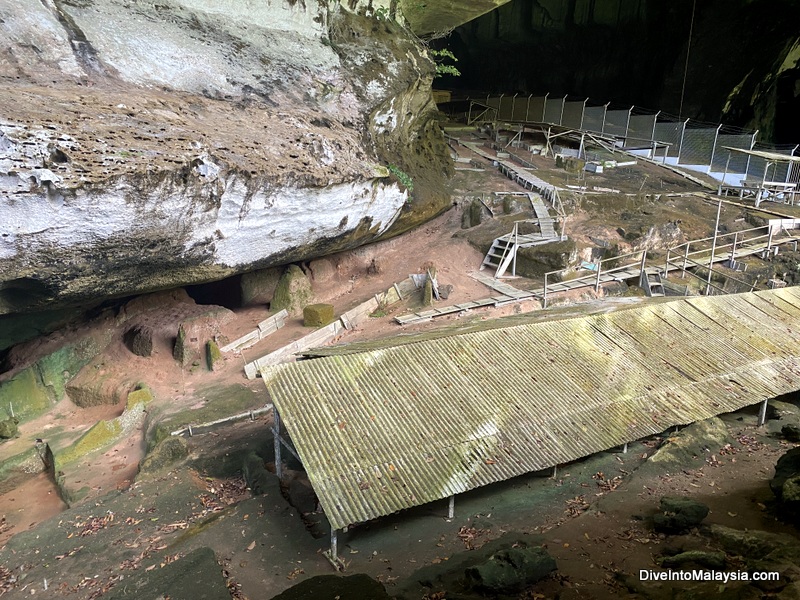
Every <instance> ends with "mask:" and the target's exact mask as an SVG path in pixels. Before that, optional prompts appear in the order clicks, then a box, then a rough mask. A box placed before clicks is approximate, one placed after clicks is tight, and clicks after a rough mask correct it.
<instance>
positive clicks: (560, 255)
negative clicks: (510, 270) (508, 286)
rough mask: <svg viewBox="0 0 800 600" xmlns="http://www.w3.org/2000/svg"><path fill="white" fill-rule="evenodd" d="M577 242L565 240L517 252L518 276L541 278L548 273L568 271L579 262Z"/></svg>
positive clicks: (521, 249)
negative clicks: (561, 270)
mask: <svg viewBox="0 0 800 600" xmlns="http://www.w3.org/2000/svg"><path fill="white" fill-rule="evenodd" d="M577 259H578V252H577V246H576V245H575V242H574V241H572V240H564V241H559V242H553V243H552V244H542V245H540V246H532V247H530V248H520V249H519V250H518V251H517V268H516V271H517V275H523V276H525V277H541V276H542V275H544V274H545V273H547V272H548V271H555V270H560V269H567V268H569V267H570V266H572V265H573V264H574V263H576V262H577Z"/></svg>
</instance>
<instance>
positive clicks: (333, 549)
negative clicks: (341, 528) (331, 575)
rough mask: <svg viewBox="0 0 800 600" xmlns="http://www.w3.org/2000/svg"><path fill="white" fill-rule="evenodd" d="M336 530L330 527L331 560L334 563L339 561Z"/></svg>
mask: <svg viewBox="0 0 800 600" xmlns="http://www.w3.org/2000/svg"><path fill="white" fill-rule="evenodd" d="M337 534H338V531H337V530H336V528H334V527H331V560H332V561H333V562H334V563H336V562H337V561H338V560H339V539H338V536H337Z"/></svg>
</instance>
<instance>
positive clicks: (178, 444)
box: [139, 435, 189, 473]
mask: <svg viewBox="0 0 800 600" xmlns="http://www.w3.org/2000/svg"><path fill="white" fill-rule="evenodd" d="M187 456H189V445H188V444H187V443H186V440H185V439H183V438H182V437H180V436H178V435H173V436H169V437H168V438H165V439H163V440H161V441H160V442H159V443H158V444H156V446H155V448H153V449H152V450H151V451H150V452H149V453H148V455H147V456H145V457H144V459H142V462H141V463H139V472H140V473H155V472H157V471H160V470H162V469H164V468H165V467H168V466H170V465H172V464H174V463H176V462H178V461H179V460H182V459H184V458H186V457H187Z"/></svg>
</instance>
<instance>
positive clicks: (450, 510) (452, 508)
mask: <svg viewBox="0 0 800 600" xmlns="http://www.w3.org/2000/svg"><path fill="white" fill-rule="evenodd" d="M455 514H456V497H455V495H453V496H450V502H449V503H448V505H447V518H448V519H452V518H453V517H454V516H455Z"/></svg>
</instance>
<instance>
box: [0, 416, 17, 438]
mask: <svg viewBox="0 0 800 600" xmlns="http://www.w3.org/2000/svg"><path fill="white" fill-rule="evenodd" d="M18 425H19V419H17V418H15V417H9V418H8V419H5V420H4V421H0V438H2V439H4V440H8V439H11V438H13V437H14V436H15V435H17V433H18V432H19V427H17V426H18Z"/></svg>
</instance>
